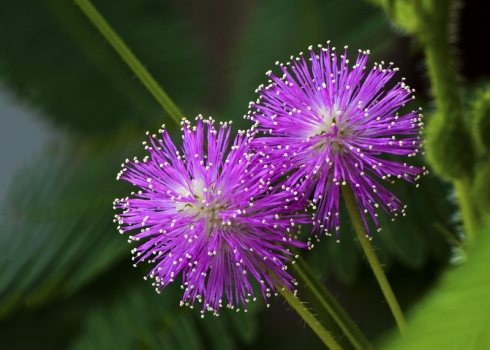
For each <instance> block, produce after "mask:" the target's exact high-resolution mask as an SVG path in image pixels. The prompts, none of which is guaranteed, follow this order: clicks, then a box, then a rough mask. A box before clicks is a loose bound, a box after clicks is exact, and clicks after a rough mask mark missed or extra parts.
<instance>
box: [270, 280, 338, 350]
mask: <svg viewBox="0 0 490 350" xmlns="http://www.w3.org/2000/svg"><path fill="white" fill-rule="evenodd" d="M274 277H275V276H274ZM276 281H278V280H277V278H276ZM278 284H279V281H278ZM276 288H277V290H278V291H279V293H281V295H282V296H283V297H284V299H286V301H287V302H288V303H289V305H291V306H292V307H293V308H294V309H295V310H296V312H297V313H298V314H299V315H300V316H301V318H303V320H304V321H305V322H306V323H307V324H308V325H309V326H310V327H311V329H312V330H313V332H315V334H316V335H317V336H318V337H319V338H320V339H321V341H322V342H323V344H325V345H326V346H327V347H328V348H329V349H332V350H342V347H341V346H340V345H339V344H338V343H337V342H336V341H335V339H334V338H333V337H332V336H331V335H330V333H329V332H328V331H327V330H326V329H325V328H323V326H322V325H321V324H320V322H318V320H317V319H316V318H315V316H313V314H312V313H311V312H310V310H308V308H307V307H306V306H305V305H304V304H303V303H302V302H301V300H299V298H298V297H297V296H295V295H294V294H293V293H291V291H290V290H289V289H288V288H286V287H284V286H282V285H278V286H276Z"/></svg>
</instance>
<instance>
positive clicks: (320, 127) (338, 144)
mask: <svg viewBox="0 0 490 350" xmlns="http://www.w3.org/2000/svg"><path fill="white" fill-rule="evenodd" d="M317 113H318V116H319V117H320V120H319V121H318V123H317V124H316V125H315V126H314V127H313V128H312V129H311V132H310V134H309V135H308V139H312V138H313V141H314V145H313V147H312V148H313V150H315V151H318V152H321V151H323V150H325V148H326V147H327V143H328V144H329V145H330V151H331V152H334V153H339V152H344V151H346V148H345V146H343V144H342V138H343V137H344V136H345V135H346V133H347V126H348V125H347V124H346V123H345V122H342V123H340V124H339V123H338V120H339V116H340V111H339V110H338V108H337V107H336V106H334V108H333V109H332V110H331V111H329V110H327V109H326V108H325V107H324V106H323V107H320V108H319V109H318V110H317Z"/></svg>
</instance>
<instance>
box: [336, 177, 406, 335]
mask: <svg viewBox="0 0 490 350" xmlns="http://www.w3.org/2000/svg"><path fill="white" fill-rule="evenodd" d="M342 195H343V197H344V199H345V203H346V204H347V210H348V211H349V215H350V217H351V220H352V223H353V224H354V228H355V230H356V233H357V236H358V237H359V241H360V242H361V246H362V249H363V250H364V253H365V254H366V257H367V259H368V261H369V265H371V268H372V270H373V272H374V275H375V276H376V279H377V280H378V283H379V286H380V287H381V290H382V291H383V294H384V296H385V298H386V301H387V302H388V305H389V306H390V309H391V312H392V313H393V316H394V317H395V321H396V324H397V325H398V329H399V330H400V333H402V334H403V333H404V332H405V330H406V328H407V322H406V320H405V316H404V315H403V312H402V309H401V308H400V305H399V304H398V300H397V299H396V297H395V294H394V293H393V290H392V289H391V286H390V283H389V282H388V279H387V278H386V275H385V273H384V271H383V268H382V266H381V264H380V262H379V260H378V256H377V255H376V252H375V251H374V249H373V247H372V245H371V242H370V241H369V239H368V236H367V232H366V228H365V227H364V223H363V221H362V217H361V214H360V212H359V207H358V205H357V201H356V198H355V195H354V191H352V188H351V186H350V184H349V183H347V184H346V185H345V186H342Z"/></svg>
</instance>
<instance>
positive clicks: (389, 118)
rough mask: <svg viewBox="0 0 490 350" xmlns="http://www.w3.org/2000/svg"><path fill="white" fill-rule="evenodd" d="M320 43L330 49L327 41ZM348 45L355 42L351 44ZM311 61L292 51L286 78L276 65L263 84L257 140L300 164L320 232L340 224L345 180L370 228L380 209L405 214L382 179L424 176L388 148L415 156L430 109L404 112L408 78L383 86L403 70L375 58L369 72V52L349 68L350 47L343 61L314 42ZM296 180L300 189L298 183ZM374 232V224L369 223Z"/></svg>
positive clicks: (273, 154)
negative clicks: (317, 49)
mask: <svg viewBox="0 0 490 350" xmlns="http://www.w3.org/2000/svg"><path fill="white" fill-rule="evenodd" d="M319 47H322V46H321V45H319ZM345 49H347V47H345ZM309 51H310V56H311V58H310V59H309V60H310V61H311V64H308V63H307V60H306V59H305V57H304V56H303V53H300V57H297V58H294V57H291V63H289V62H288V63H287V65H286V66H284V65H283V64H279V63H278V62H276V64H278V65H279V66H280V68H281V70H282V72H283V73H284V75H283V76H282V77H281V78H279V77H277V76H275V75H273V74H272V73H271V72H270V71H269V72H267V75H269V76H270V79H271V80H269V82H270V85H268V86H266V87H264V86H260V87H259V89H258V92H259V94H260V99H259V100H258V101H257V102H256V103H254V102H252V103H251V107H254V108H255V111H254V112H250V113H251V114H250V115H249V116H247V118H249V119H251V120H253V121H254V122H255V125H254V127H253V130H257V131H262V132H264V133H266V134H267V135H266V136H264V137H260V138H256V139H255V141H254V142H253V143H254V145H255V147H257V148H259V149H260V150H261V152H264V153H266V154H268V155H269V158H270V161H271V163H273V164H275V166H280V164H282V163H284V161H285V160H286V161H288V162H292V168H293V169H295V171H293V172H292V173H291V177H290V178H289V180H288V181H289V184H290V186H291V188H295V191H302V192H303V195H304V197H305V198H308V197H310V196H312V200H311V201H310V205H311V206H312V207H313V209H316V214H315V216H314V219H313V220H314V225H315V227H314V229H313V232H316V233H317V234H319V233H320V232H322V231H325V233H326V234H327V235H331V234H332V232H334V231H335V233H336V235H337V238H338V230H339V223H340V220H339V219H340V218H339V199H340V185H346V184H347V183H349V184H350V185H351V186H352V188H353V191H354V193H355V196H356V199H357V203H358V205H359V208H360V209H361V214H362V217H363V220H364V224H365V226H366V229H368V224H367V221H366V214H369V215H370V216H371V217H372V218H373V219H374V222H375V224H376V227H377V228H378V230H380V228H379V222H378V220H377V213H376V209H377V208H378V207H381V208H382V209H384V210H385V211H386V212H388V213H393V214H394V215H397V212H402V213H403V212H404V207H403V205H402V203H401V202H400V200H399V199H398V198H396V197H395V196H394V195H393V194H392V193H391V192H390V191H388V190H387V189H386V188H384V187H383V186H382V185H380V184H379V183H378V182H377V181H376V180H375V177H378V178H381V179H382V180H386V181H390V182H393V181H394V179H396V178H399V179H404V180H407V181H410V182H413V181H414V180H416V179H418V177H419V174H420V173H421V172H422V171H423V170H422V169H419V168H416V167H413V166H411V165H408V164H407V163H399V162H396V161H393V160H389V159H387V157H383V158H382V155H383V154H393V155H399V156H409V157H411V156H415V155H416V154H417V153H420V152H421V151H420V147H421V140H420V137H419V136H417V134H419V132H420V129H421V127H422V125H423V123H422V115H421V114H419V111H413V112H411V113H408V114H405V115H398V113H397V110H398V109H400V107H402V106H404V105H405V103H406V102H408V101H410V100H411V99H412V98H413V97H412V96H411V93H412V92H413V90H411V89H410V88H409V87H408V86H407V85H406V84H405V83H404V82H399V83H397V84H396V85H395V86H394V87H393V88H391V89H389V90H388V91H385V90H384V89H383V88H384V86H385V85H386V84H387V83H388V81H389V80H390V79H391V78H392V77H393V75H394V74H395V72H396V71H397V70H398V69H397V68H392V64H391V63H390V65H389V66H387V67H385V66H384V62H381V64H375V65H374V67H373V69H371V70H370V71H369V73H368V74H367V77H365V78H364V76H365V68H366V63H367V60H368V56H369V51H367V52H361V51H360V50H359V54H358V57H357V60H356V63H355V65H354V66H353V67H352V68H351V69H350V70H349V67H348V64H349V60H348V59H347V50H345V52H344V55H341V56H340V59H341V60H340V62H338V59H337V54H336V53H335V48H330V46H327V47H326V48H321V51H320V54H319V55H316V54H315V52H314V51H313V48H312V47H311V46H310V47H309ZM295 183H296V186H297V187H294V186H293V185H294V184H295ZM368 232H369V229H368Z"/></svg>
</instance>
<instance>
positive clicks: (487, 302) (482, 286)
mask: <svg viewBox="0 0 490 350" xmlns="http://www.w3.org/2000/svg"><path fill="white" fill-rule="evenodd" d="M467 256H468V259H467V261H466V263H465V264H463V265H459V266H457V267H453V268H452V269H451V270H449V271H447V272H446V273H445V275H444V276H443V277H442V278H441V280H440V281H439V283H438V286H437V288H436V289H434V290H433V291H432V292H431V294H430V295H429V296H428V297H427V298H426V299H425V300H424V301H423V302H421V303H420V304H419V305H417V306H416V307H415V308H414V309H413V310H412V311H411V312H410V314H409V328H408V331H407V333H406V334H405V335H404V336H403V337H397V336H395V335H392V336H391V337H390V338H389V339H387V340H385V346H383V347H382V348H383V349H397V350H401V349H487V348H488V347H489V346H490V333H489V332H488V329H489V328H490V299H489V298H488V295H489V294H490V274H489V273H488V257H489V256H490V225H487V226H486V228H485V229H484V230H482V231H481V232H480V234H479V235H478V244H477V245H475V246H474V247H471V249H469V250H468V254H467Z"/></svg>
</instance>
